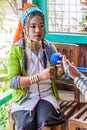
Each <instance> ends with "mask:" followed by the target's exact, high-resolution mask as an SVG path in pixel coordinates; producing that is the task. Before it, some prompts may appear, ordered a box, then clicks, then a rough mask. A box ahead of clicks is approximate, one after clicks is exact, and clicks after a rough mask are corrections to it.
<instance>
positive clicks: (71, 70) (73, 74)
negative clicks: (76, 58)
mask: <svg viewBox="0 0 87 130" xmlns="http://www.w3.org/2000/svg"><path fill="white" fill-rule="evenodd" d="M62 62H63V66H64V70H65V72H66V69H68V73H69V75H70V77H72V78H73V79H74V78H76V77H77V76H80V75H81V72H79V71H78V70H77V68H76V67H75V65H74V63H70V61H69V60H68V59H67V58H66V56H65V55H64V56H63V60H62Z"/></svg>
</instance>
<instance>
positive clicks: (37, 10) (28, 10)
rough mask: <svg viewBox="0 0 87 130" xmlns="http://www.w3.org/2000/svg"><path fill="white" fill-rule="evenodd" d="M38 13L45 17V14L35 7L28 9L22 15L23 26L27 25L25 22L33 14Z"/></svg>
mask: <svg viewBox="0 0 87 130" xmlns="http://www.w3.org/2000/svg"><path fill="white" fill-rule="evenodd" d="M36 12H37V13H40V14H42V15H43V17H44V14H43V12H42V11H41V10H40V9H39V8H35V7H31V8H28V9H27V10H25V11H24V12H23V13H22V19H21V23H22V25H23V26H24V25H25V20H26V18H27V16H29V15H30V14H32V13H36Z"/></svg>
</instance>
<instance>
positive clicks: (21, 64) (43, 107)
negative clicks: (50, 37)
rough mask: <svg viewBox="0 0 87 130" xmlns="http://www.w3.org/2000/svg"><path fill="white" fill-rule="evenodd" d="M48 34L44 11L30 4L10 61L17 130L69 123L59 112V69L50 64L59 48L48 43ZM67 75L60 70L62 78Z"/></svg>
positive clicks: (10, 55)
mask: <svg viewBox="0 0 87 130" xmlns="http://www.w3.org/2000/svg"><path fill="white" fill-rule="evenodd" d="M44 35H45V23H44V15H43V13H42V11H41V10H40V9H38V8H37V7H36V6H35V5H32V4H27V5H26V6H25V7H24V9H23V14H22V18H21V22H19V26H18V30H17V32H16V35H15V39H14V44H13V46H12V47H11V50H10V53H9V58H8V75H9V79H10V81H11V85H10V87H11V88H12V89H13V96H12V97H13V98H12V99H13V100H12V105H11V113H12V118H13V119H14V121H15V124H16V126H17V130H51V128H52V127H53V126H55V125H58V124H61V123H63V122H64V121H65V115H64V114H63V113H62V112H60V110H59V103H58V99H59V98H58V95H57V89H56V87H55V82H54V77H55V68H54V66H51V65H50V57H51V55H52V54H53V53H55V52H56V49H55V47H54V46H53V45H52V44H51V43H49V42H48V41H46V40H44ZM63 73H64V71H63V69H62V68H60V71H58V76H61V75H62V74H63ZM55 96H56V97H55Z"/></svg>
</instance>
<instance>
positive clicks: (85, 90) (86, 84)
mask: <svg viewBox="0 0 87 130" xmlns="http://www.w3.org/2000/svg"><path fill="white" fill-rule="evenodd" d="M74 83H75V84H76V85H77V88H78V89H79V90H80V91H81V92H82V94H83V95H84V97H85V100H86V101H87V77H86V76H85V75H83V74H82V75H80V76H78V77H76V78H75V79H74Z"/></svg>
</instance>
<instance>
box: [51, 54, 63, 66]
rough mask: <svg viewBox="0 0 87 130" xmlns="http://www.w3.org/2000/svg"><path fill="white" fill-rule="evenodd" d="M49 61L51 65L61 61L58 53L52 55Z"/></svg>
mask: <svg viewBox="0 0 87 130" xmlns="http://www.w3.org/2000/svg"><path fill="white" fill-rule="evenodd" d="M50 60H51V62H52V64H54V65H57V64H58V61H61V60H62V57H61V55H60V53H54V54H52V56H51V59H50Z"/></svg>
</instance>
